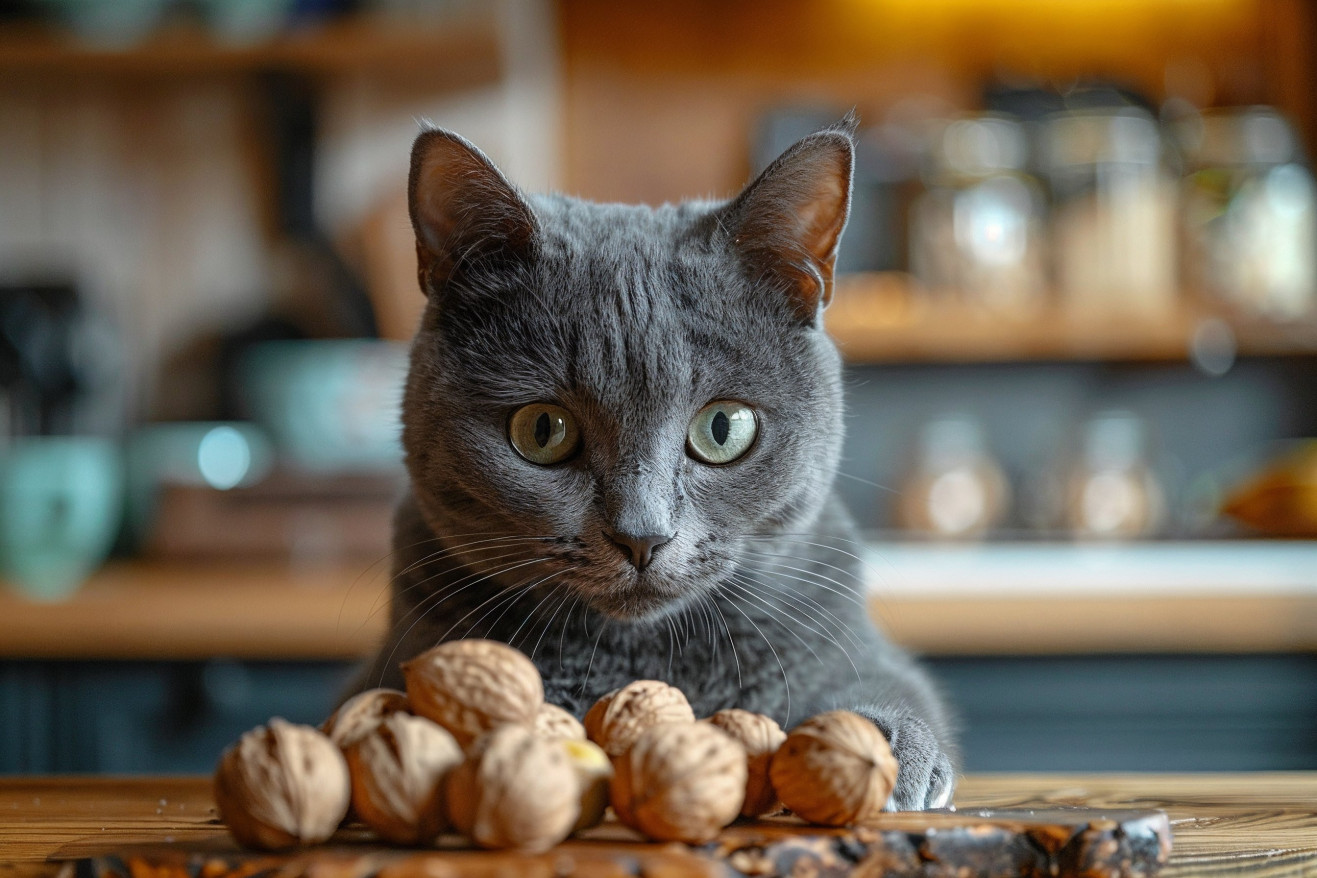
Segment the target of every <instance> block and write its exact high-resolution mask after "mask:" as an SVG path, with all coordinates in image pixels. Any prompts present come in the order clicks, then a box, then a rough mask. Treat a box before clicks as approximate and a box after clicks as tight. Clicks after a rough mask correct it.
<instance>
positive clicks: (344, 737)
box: [320, 689, 409, 750]
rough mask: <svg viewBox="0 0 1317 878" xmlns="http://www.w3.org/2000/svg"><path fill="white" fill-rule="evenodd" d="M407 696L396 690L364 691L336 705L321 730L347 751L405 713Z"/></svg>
mask: <svg viewBox="0 0 1317 878" xmlns="http://www.w3.org/2000/svg"><path fill="white" fill-rule="evenodd" d="M408 709H409V708H408V706H407V695H406V694H405V693H402V692H399V691H398V690H397V689H367V690H366V691H365V692H358V693H357V694H356V695H353V696H352V697H351V698H349V699H348V700H347V701H344V702H343V703H342V704H340V705H339V706H338V710H335V711H334V713H333V714H332V715H330V717H329V719H327V720H325V723H324V725H322V726H321V727H320V731H322V732H324V733H325V734H326V735H329V739H330V740H331V741H333V742H334V743H335V744H337V745H338V746H339V747H342V748H343V749H344V750H346V749H347V748H348V747H350V746H352V745H353V744H355V743H356V742H357V741H360V740H361V739H362V738H364V737H366V736H367V735H369V734H370V733H371V732H373V731H374V730H375V728H376V727H377V726H379V724H380V723H382V722H384V720H386V719H388V718H389V717H390V716H392V715H393V714H395V713H398V712H399V711H407V710H408Z"/></svg>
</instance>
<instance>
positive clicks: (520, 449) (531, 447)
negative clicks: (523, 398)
mask: <svg viewBox="0 0 1317 878" xmlns="http://www.w3.org/2000/svg"><path fill="white" fill-rule="evenodd" d="M508 439H509V440H510V441H511V442H512V447H513V448H515V449H517V453H518V454H520V455H521V456H522V457H524V458H526V459H527V460H529V461H530V462H531V463H538V464H540V465H541V466H548V465H549V464H552V463H559V462H561V461H564V460H566V459H567V458H569V457H571V456H572V454H574V453H575V452H576V449H577V448H578V447H579V446H580V444H581V434H580V431H578V430H577V429H576V419H575V418H573V417H572V413H571V412H569V411H567V409H565V408H563V407H562V406H559V405H551V404H549V403H547V402H533V403H531V404H530V405H524V406H522V407H521V408H519V409H517V411H516V412H515V413H514V414H513V415H512V420H511V421H510V422H509V423H508Z"/></svg>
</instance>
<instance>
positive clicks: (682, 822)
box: [611, 722, 746, 844]
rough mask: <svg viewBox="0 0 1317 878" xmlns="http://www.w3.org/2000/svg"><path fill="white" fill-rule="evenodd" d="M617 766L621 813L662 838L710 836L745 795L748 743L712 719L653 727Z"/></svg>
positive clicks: (694, 840) (616, 801) (616, 800)
mask: <svg viewBox="0 0 1317 878" xmlns="http://www.w3.org/2000/svg"><path fill="white" fill-rule="evenodd" d="M614 770H615V774H614V775H613V783H612V787H611V792H612V802H613V810H614V811H616V812H617V816H618V818H619V819H620V820H621V821H622V822H623V823H625V824H627V825H628V826H630V827H631V828H633V829H636V830H639V831H640V832H642V833H644V834H645V835H647V836H649V837H650V838H653V839H658V840H660V841H684V842H687V843H688V844H701V843H703V842H707V841H710V840H711V839H713V838H714V836H716V835H717V834H718V830H720V829H722V828H723V827H724V826H726V825H727V824H729V823H731V822H732V821H733V820H735V819H736V816H737V814H739V813H740V811H741V803H742V802H743V801H744V800H745V772H746V758H745V748H744V747H742V746H741V745H740V744H739V743H737V742H736V741H735V740H733V739H732V738H731V737H730V736H729V735H727V734H726V733H725V732H723V731H721V730H720V729H718V728H716V727H714V726H712V725H710V724H708V723H696V722H685V723H661V724H659V725H655V726H650V727H649V728H648V729H646V730H645V731H644V732H643V733H641V735H640V737H639V738H638V739H637V740H636V742H635V744H634V745H632V747H631V749H629V750H628V751H627V752H626V753H625V754H624V755H623V756H621V757H620V758H619V759H617V760H616V761H615V762H614Z"/></svg>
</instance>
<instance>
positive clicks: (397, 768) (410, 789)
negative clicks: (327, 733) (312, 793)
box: [344, 713, 462, 845]
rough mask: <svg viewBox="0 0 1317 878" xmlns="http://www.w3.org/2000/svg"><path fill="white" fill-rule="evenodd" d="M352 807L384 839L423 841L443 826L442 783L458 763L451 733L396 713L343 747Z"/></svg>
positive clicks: (459, 756)
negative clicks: (350, 780) (350, 779)
mask: <svg viewBox="0 0 1317 878" xmlns="http://www.w3.org/2000/svg"><path fill="white" fill-rule="evenodd" d="M344 756H346V757H347V763H348V773H349V775H350V776H351V778H352V808H353V810H354V811H355V812H356V814H357V816H358V817H360V818H361V821H362V822H363V823H365V824H366V825H367V826H369V827H370V828H371V829H373V830H375V832H376V834H377V835H379V837H380V838H382V839H384V840H385V841H391V842H394V843H395V844H408V845H416V844H427V843H429V842H431V841H433V840H434V838H435V836H437V835H439V833H441V832H443V831H444V830H445V829H446V828H447V827H448V820H447V817H446V815H445V813H444V798H443V791H444V789H443V783H444V778H445V777H446V776H447V774H448V772H449V771H451V770H452V769H454V768H456V767H457V766H458V765H459V764H460V763H461V762H462V748H461V747H459V746H458V745H457V741H456V740H455V739H454V738H453V736H452V735H450V734H448V732H446V731H444V730H443V729H442V728H440V727H439V726H437V725H435V724H434V723H432V722H430V721H429V720H428V719H424V718H422V717H419V716H412V715H411V714H407V713H395V714H393V715H392V716H390V717H388V718H387V719H385V720H383V721H382V722H381V723H380V724H379V725H377V726H376V727H375V729H374V730H373V731H371V732H369V733H367V734H366V735H364V736H363V737H361V738H360V739H358V740H357V741H356V743H354V744H352V745H350V746H349V747H348V748H347V749H346V750H345V751H344Z"/></svg>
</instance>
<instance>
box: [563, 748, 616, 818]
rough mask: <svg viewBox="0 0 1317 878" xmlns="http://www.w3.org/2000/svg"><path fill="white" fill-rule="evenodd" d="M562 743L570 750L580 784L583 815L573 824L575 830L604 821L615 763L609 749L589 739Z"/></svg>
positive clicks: (568, 753) (573, 766) (568, 755)
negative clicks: (606, 751)
mask: <svg viewBox="0 0 1317 878" xmlns="http://www.w3.org/2000/svg"><path fill="white" fill-rule="evenodd" d="M562 745H563V747H564V748H566V750H567V758H568V759H570V760H571V762H572V769H573V770H575V772H576V782H577V785H578V786H579V787H580V796H579V800H580V803H581V815H580V816H579V817H577V818H576V823H575V825H573V826H572V832H573V833H576V832H581V831H582V830H585V829H589V828H590V827H592V826H598V825H599V824H600V823H602V822H603V820H604V812H605V811H607V810H608V785H609V781H611V780H612V779H613V763H612V762H610V761H609V759H608V754H607V753H605V752H604V751H603V750H601V749H600V748H599V746H598V745H597V744H593V743H591V742H590V741H576V740H567V741H563V742H562Z"/></svg>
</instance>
